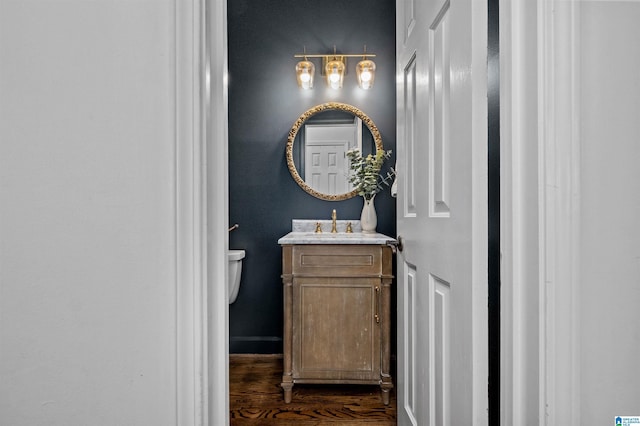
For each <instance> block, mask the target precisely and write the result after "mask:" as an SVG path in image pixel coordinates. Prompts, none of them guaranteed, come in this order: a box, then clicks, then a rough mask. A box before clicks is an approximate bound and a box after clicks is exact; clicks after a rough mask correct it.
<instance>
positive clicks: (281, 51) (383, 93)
mask: <svg viewBox="0 0 640 426" xmlns="http://www.w3.org/2000/svg"><path fill="white" fill-rule="evenodd" d="M228 36H229V223H230V224H234V223H238V224H239V225H240V227H239V228H238V229H237V230H235V231H232V232H231V233H230V235H229V245H230V247H231V248H242V249H245V250H246V252H247V255H246V258H245V259H244V267H243V272H242V274H243V275H242V282H241V287H240V293H239V295H238V299H237V301H236V302H235V303H234V304H232V305H230V306H229V323H230V325H229V335H230V352H231V353H281V352H282V281H281V278H280V274H281V248H280V246H279V245H278V244H277V240H278V238H280V237H281V236H282V235H284V234H286V233H287V232H289V231H290V229H291V219H294V218H296V219H329V218H330V216H331V210H332V209H336V210H337V213H338V218H339V219H359V218H360V212H361V209H362V198H361V197H355V198H352V199H350V200H345V201H338V202H331V201H323V200H320V199H317V198H314V197H312V196H311V195H308V194H307V193H306V192H304V191H303V190H302V189H301V188H299V187H298V185H297V184H296V183H295V181H294V180H293V178H292V177H291V175H290V173H289V170H288V168H287V163H286V159H285V145H286V141H287V134H288V132H289V129H290V128H291V126H292V125H293V123H294V121H295V120H296V119H297V118H298V117H299V116H300V115H301V114H302V113H303V112H305V111H306V110H307V109H309V108H311V107H312V106H314V105H317V104H321V103H324V102H329V101H336V102H344V103H348V104H351V105H354V106H355V107H357V108H359V109H361V110H362V111H363V112H364V113H366V114H367V115H368V116H369V117H370V118H371V119H372V120H373V121H374V123H375V124H376V126H377V127H378V129H379V130H380V132H381V134H382V139H383V143H384V146H385V148H386V149H391V150H393V152H394V157H393V158H392V159H391V162H390V163H389V164H390V165H393V164H394V163H395V149H396V140H395V136H396V133H395V132H396V108H395V99H396V96H395V90H396V87H395V1H393V0H348V1H346V0H229V1H228ZM365 44H366V46H367V51H368V52H370V53H375V54H376V55H377V56H376V58H373V59H374V60H375V63H376V66H377V69H376V78H375V85H374V87H373V88H372V89H371V90H368V91H365V90H362V89H359V88H358V87H357V83H356V76H355V64H356V63H357V58H350V59H349V60H348V63H347V67H348V70H347V75H346V76H345V82H344V87H343V88H342V89H341V90H339V91H336V90H331V89H329V88H327V87H326V84H325V83H324V81H323V80H322V78H321V76H320V70H319V68H320V64H321V62H319V61H318V60H316V62H315V63H316V81H315V87H314V89H313V90H311V91H303V90H301V89H299V88H298V87H297V84H296V79H295V73H294V68H295V64H296V62H297V61H298V59H295V58H294V57H293V55H294V54H296V53H302V50H303V47H306V50H307V52H308V53H321V54H324V53H331V52H333V46H334V45H335V46H336V48H337V53H361V52H362V49H363V46H364V45H365ZM375 203H376V210H377V213H378V232H381V233H384V234H387V235H389V236H395V235H396V229H395V220H396V207H395V199H394V198H391V196H390V195H389V191H388V190H385V191H384V192H381V193H380V194H378V196H377V197H376V201H375Z"/></svg>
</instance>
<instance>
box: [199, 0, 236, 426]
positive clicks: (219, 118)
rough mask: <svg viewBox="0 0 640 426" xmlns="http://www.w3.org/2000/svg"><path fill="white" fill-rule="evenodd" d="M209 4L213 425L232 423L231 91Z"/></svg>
mask: <svg viewBox="0 0 640 426" xmlns="http://www.w3.org/2000/svg"><path fill="white" fill-rule="evenodd" d="M202 1H205V2H206V8H207V11H206V25H205V27H206V33H205V43H206V50H205V52H206V53H205V58H204V59H205V60H204V61H203V66H204V70H203V75H204V81H205V86H207V88H206V89H205V93H206V95H207V96H206V101H205V107H204V111H205V114H206V115H205V117H206V138H205V139H206V141H207V146H208V147H209V151H208V152H207V155H206V163H207V166H206V168H207V173H208V177H207V185H206V186H207V188H208V189H207V195H208V202H207V211H208V214H207V217H208V219H209V227H208V236H209V238H208V241H209V243H208V249H209V258H208V259H207V263H208V280H209V283H210V284H211V285H210V287H209V309H210V310H209V325H210V327H209V335H208V337H209V339H208V344H209V391H210V392H209V395H210V398H209V404H210V405H209V424H210V425H212V426H219V425H227V424H229V303H228V301H229V296H228V286H227V284H226V283H227V280H226V277H227V255H226V253H227V249H228V246H229V235H228V234H229V233H228V231H227V229H228V224H229V220H228V216H229V214H228V211H229V207H228V200H229V195H228V192H229V190H228V165H227V163H228V146H227V143H228V131H227V128H228V121H227V116H228V104H227V99H228V93H227V4H226V3H227V2H226V1H218V0H202Z"/></svg>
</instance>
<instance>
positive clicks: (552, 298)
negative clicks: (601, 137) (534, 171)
mask: <svg viewBox="0 0 640 426" xmlns="http://www.w3.org/2000/svg"><path fill="white" fill-rule="evenodd" d="M579 19H580V4H579V2H577V1H570V2H567V1H557V0H556V1H554V2H553V3H552V4H549V3H547V2H541V3H539V20H540V25H539V79H540V80H539V81H540V86H541V88H542V90H541V91H540V99H539V116H540V117H541V118H542V119H541V120H540V128H539V133H540V144H539V147H540V157H539V158H540V159H541V164H540V168H539V173H540V198H539V204H540V206H539V213H540V221H541V227H540V296H541V299H540V300H541V305H540V308H541V310H542V312H543V313H544V317H543V318H541V322H540V327H541V329H540V331H541V336H540V339H541V344H544V349H546V350H545V352H544V357H542V356H541V364H540V366H541V372H542V374H543V375H542V376H541V386H540V395H541V399H540V416H541V418H543V419H545V424H549V425H555V424H563V425H576V426H577V425H580V424H581V416H580V375H579V371H580V354H579V345H580V341H579V338H580V322H579V309H578V307H579V269H578V266H579V255H580V240H579V226H580V210H579V207H580V204H579V194H580V186H579V174H580V170H579V164H580V135H579V124H580V107H579V105H580V94H579V86H580V72H579V69H580V57H579V53H578V52H579V49H580V37H579V34H580V27H579ZM541 355H542V352H541Z"/></svg>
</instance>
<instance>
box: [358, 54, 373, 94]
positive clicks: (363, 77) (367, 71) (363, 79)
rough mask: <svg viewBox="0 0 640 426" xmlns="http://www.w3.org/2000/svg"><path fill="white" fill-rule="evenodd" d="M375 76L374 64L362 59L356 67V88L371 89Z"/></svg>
mask: <svg viewBox="0 0 640 426" xmlns="http://www.w3.org/2000/svg"><path fill="white" fill-rule="evenodd" d="M375 75H376V64H375V63H374V62H373V61H372V60H370V59H363V60H362V61H360V62H358V65H356V77H357V78H358V86H360V88H362V89H370V88H372V87H373V79H374V78H375Z"/></svg>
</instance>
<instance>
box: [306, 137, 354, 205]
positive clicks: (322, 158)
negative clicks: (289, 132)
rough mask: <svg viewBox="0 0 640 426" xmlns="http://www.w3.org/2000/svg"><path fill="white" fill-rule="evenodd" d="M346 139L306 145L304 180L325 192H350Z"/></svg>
mask: <svg viewBox="0 0 640 426" xmlns="http://www.w3.org/2000/svg"><path fill="white" fill-rule="evenodd" d="M347 146H348V145H347V142H346V141H323V142H322V143H318V144H307V145H306V147H305V157H306V158H305V170H304V180H305V183H306V184H307V185H309V186H310V187H312V188H313V189H315V190H316V191H320V192H323V193H325V194H344V193H345V192H349V190H348V189H347V188H348V185H349V182H348V177H349V175H348V170H347V167H346V164H347V161H346V160H347V158H346V154H347Z"/></svg>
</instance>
